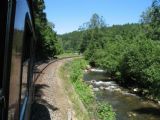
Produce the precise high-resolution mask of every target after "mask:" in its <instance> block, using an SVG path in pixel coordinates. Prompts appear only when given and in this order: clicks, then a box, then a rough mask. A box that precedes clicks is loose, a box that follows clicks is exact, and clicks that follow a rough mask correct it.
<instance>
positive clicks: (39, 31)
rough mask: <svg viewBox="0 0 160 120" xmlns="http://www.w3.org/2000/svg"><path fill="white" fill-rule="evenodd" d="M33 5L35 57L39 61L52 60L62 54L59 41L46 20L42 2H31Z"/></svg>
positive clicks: (50, 24)
mask: <svg viewBox="0 0 160 120" xmlns="http://www.w3.org/2000/svg"><path fill="white" fill-rule="evenodd" d="M33 5H34V6H33V7H34V17H35V32H36V37H37V42H36V43H37V44H36V46H37V47H36V57H37V59H39V60H40V59H48V58H52V57H54V56H55V55H57V54H60V53H62V52H63V49H62V46H61V43H60V40H59V39H58V37H57V34H56V32H55V31H54V30H53V29H54V24H53V23H51V22H49V21H48V20H47V17H46V13H45V12H44V9H45V3H44V0H33Z"/></svg>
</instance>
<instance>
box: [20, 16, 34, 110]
mask: <svg viewBox="0 0 160 120" xmlns="http://www.w3.org/2000/svg"><path fill="white" fill-rule="evenodd" d="M31 40H32V32H31V29H30V24H29V22H28V20H27V18H26V24H25V31H24V39H23V54H22V82H21V109H23V106H25V105H24V104H25V103H26V102H25V101H26V99H27V98H28V95H29V82H30V67H31V66H30V58H31Z"/></svg>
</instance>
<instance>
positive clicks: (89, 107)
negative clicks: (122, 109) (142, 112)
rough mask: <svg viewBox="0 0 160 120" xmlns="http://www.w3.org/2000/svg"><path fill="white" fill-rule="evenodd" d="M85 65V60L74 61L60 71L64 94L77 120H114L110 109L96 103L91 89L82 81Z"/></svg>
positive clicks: (108, 106)
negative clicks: (66, 95) (63, 83)
mask: <svg viewBox="0 0 160 120" xmlns="http://www.w3.org/2000/svg"><path fill="white" fill-rule="evenodd" d="M86 65H87V63H86V61H85V60H83V59H76V60H73V61H72V62H71V63H67V64H65V65H64V66H63V67H62V68H61V70H60V76H61V77H62V79H63V80H64V82H65V89H66V93H67V94H68V96H69V98H70V100H71V102H72V105H73V108H74V110H75V111H76V113H75V114H76V117H77V118H78V119H79V120H90V119H100V120H114V119H115V113H114V112H113V111H112V107H111V106H110V105H108V104H107V103H98V102H97V101H96V100H95V95H94V93H93V91H92V87H91V86H88V85H87V84H86V83H85V82H84V81H83V80H82V77H83V71H84V69H85V67H86ZM71 86H72V87H71Z"/></svg>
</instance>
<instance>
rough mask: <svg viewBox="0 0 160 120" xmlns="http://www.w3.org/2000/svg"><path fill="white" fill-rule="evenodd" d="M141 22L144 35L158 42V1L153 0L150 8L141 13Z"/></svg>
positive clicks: (159, 34) (159, 21) (159, 23)
mask: <svg viewBox="0 0 160 120" xmlns="http://www.w3.org/2000/svg"><path fill="white" fill-rule="evenodd" d="M141 22H142V23H143V25H144V28H145V32H146V35H147V36H148V37H149V38H151V39H152V40H160V1H159V0H154V1H153V3H152V5H151V7H149V8H148V9H147V10H146V11H145V12H143V13H142V16H141Z"/></svg>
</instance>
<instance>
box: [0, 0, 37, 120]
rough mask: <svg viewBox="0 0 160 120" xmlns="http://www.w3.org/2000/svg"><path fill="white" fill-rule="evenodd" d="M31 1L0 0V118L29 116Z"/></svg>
mask: <svg viewBox="0 0 160 120" xmlns="http://www.w3.org/2000/svg"><path fill="white" fill-rule="evenodd" d="M33 21H34V20H33V15H32V1H31V0H1V1H0V49H1V50H0V120H7V119H8V120H19V119H20V120H23V119H29V113H30V112H29V111H30V106H31V101H32V95H33V92H32V91H33V90H32V89H33V79H32V78H33V72H32V69H33V61H34V45H35V34H34V24H33V23H34V22H33Z"/></svg>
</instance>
